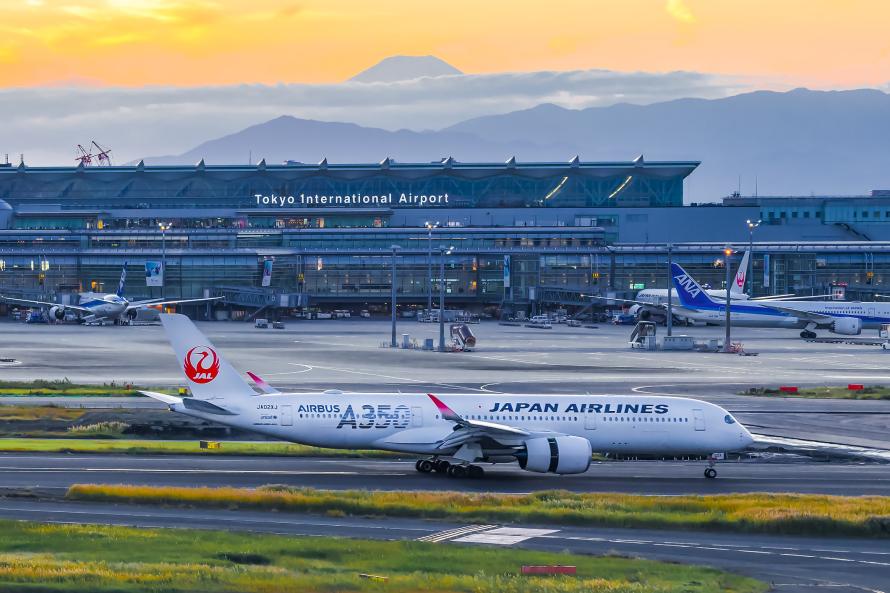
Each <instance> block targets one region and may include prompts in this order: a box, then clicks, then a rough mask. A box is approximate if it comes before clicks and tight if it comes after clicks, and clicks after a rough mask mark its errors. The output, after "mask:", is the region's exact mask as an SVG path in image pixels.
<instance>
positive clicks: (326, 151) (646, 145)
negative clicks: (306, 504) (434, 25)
mask: <svg viewBox="0 0 890 593" xmlns="http://www.w3.org/2000/svg"><path fill="white" fill-rule="evenodd" d="M752 84H754V83H752V82H751V81H747V82H745V83H742V82H740V81H738V80H735V79H733V78H732V77H729V76H717V75H713V74H703V73H698V72H614V71H608V70H584V71H574V72H546V71H545V72H504V73H494V74H462V73H461V72H460V70H458V69H457V68H455V67H454V66H452V65H450V64H448V63H446V62H444V61H442V60H440V59H438V58H436V57H435V56H393V57H390V58H386V59H384V60H382V61H381V62H379V63H378V64H376V65H374V66H372V67H370V68H368V69H367V70H364V71H362V72H360V73H359V74H357V75H356V76H354V77H352V78H351V79H350V80H348V81H345V82H343V83H338V84H324V85H310V84H283V85H274V86H272V85H241V86H229V87H194V88H175V87H169V88H164V87H146V88H140V89H122V88H85V87H78V88H28V89H6V90H0V113H2V114H3V117H4V127H3V132H4V133H3V135H2V138H0V140H2V146H0V153H2V152H9V153H11V156H12V158H13V159H15V158H16V156H15V155H17V154H18V153H24V154H25V161H26V163H27V164H29V165H40V164H49V165H59V164H74V160H73V156H74V150H73V149H74V147H75V146H76V145H77V144H78V143H83V144H87V143H89V141H90V139H96V140H98V141H99V142H100V143H102V144H103V145H110V146H111V147H112V148H113V157H114V158H115V162H119V163H123V162H136V161H138V160H139V159H140V158H142V157H146V155H149V156H147V157H146V158H145V160H146V162H147V163H155V164H174V163H175V164H194V163H196V162H198V161H200V160H201V159H202V158H203V159H204V160H205V161H206V162H207V163H208V164H238V163H248V162H254V163H255V162H259V161H260V160H261V159H263V158H265V159H266V161H267V162H269V163H280V162H283V161H285V160H288V159H292V160H298V161H303V162H308V163H316V162H318V161H320V160H321V159H322V158H325V157H326V158H327V159H328V160H329V161H330V162H379V161H381V160H382V159H384V158H385V157H387V156H389V157H392V158H395V159H396V160H400V161H438V160H439V159H441V158H443V157H446V156H453V157H454V158H456V159H457V160H461V161H479V160H484V161H493V162H503V161H505V160H507V159H508V158H509V157H510V156H513V155H515V156H516V157H517V159H518V160H520V161H535V160H550V161H568V160H569V159H570V158H572V157H573V156H574V155H576V154H577V155H580V157H581V158H582V159H583V160H586V161H593V160H612V161H615V160H630V159H633V158H635V157H636V156H637V155H640V154H643V155H644V156H645V158H646V159H647V160H699V161H702V165H701V167H700V168H699V169H698V171H696V172H695V173H693V174H692V175H691V176H690V177H689V179H688V180H687V182H686V196H687V200H688V201H714V200H717V199H719V198H720V197H721V196H724V195H727V194H728V193H730V192H732V191H734V190H735V189H736V188H737V186H738V184H739V180H740V178H741V186H742V191H743V193H753V192H754V188H755V183H756V186H757V189H758V191H759V193H760V194H761V195H765V194H795V195H807V194H810V193H820V194H862V193H866V192H868V191H869V190H870V189H873V188H887V187H890V167H888V164H890V142H888V139H890V95H887V94H886V93H884V92H882V91H879V90H875V89H870V90H851V91H809V90H805V89H797V90H793V91H787V92H776V91H756V92H744V91H746V90H750V89H751V86H750V85H752ZM779 90H780V91H782V90H783V89H779ZM209 139H210V140H209ZM150 155H174V156H154V157H152V156H150ZM755 180H756V182H755Z"/></svg>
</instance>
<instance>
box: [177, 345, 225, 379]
mask: <svg viewBox="0 0 890 593" xmlns="http://www.w3.org/2000/svg"><path fill="white" fill-rule="evenodd" d="M182 368H183V370H185V376H186V377H188V378H189V380H190V381H192V382H193V383H210V382H211V381H213V380H214V379H216V376H217V375H218V374H219V356H217V355H216V351H214V350H213V348H211V347H210V346H195V347H194V348H192V349H191V350H189V351H188V352H187V353H186V355H185V362H184V363H183V365H182Z"/></svg>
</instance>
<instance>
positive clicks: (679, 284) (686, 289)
mask: <svg viewBox="0 0 890 593" xmlns="http://www.w3.org/2000/svg"><path fill="white" fill-rule="evenodd" d="M671 277H672V280H673V282H674V288H676V289H677V296H679V297H680V304H682V305H683V306H684V307H690V308H695V307H709V306H714V305H718V304H719V303H717V302H716V301H715V300H713V299H712V298H711V297H710V295H708V293H707V292H706V291H705V289H703V288H702V287H701V286H699V284H698V282H696V281H695V279H694V278H693V277H692V276H690V275H689V274H687V273H686V270H684V269H683V268H682V267H681V266H680V265H679V264H676V263H672V264H671Z"/></svg>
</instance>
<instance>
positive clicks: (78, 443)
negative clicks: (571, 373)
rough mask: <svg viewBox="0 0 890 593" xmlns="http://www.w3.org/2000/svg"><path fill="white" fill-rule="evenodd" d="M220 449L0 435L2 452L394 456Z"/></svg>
mask: <svg viewBox="0 0 890 593" xmlns="http://www.w3.org/2000/svg"><path fill="white" fill-rule="evenodd" d="M220 443H221V447H220V448H219V449H201V448H200V444H199V441H162V440H152V439H117V438H113V439H90V438H73V439H39V438H8V439H4V438H0V452H5V453H109V454H110V453H116V454H125V455H267V456H268V455H278V456H283V457H284V456H291V457H357V458H371V457H377V458H392V457H395V456H396V455H395V454H394V453H389V452H386V451H363V450H351V449H324V448H322V447H311V446H309V445H298V444H295V443H282V442H279V441H271V442H268V443H257V442H246V441H220Z"/></svg>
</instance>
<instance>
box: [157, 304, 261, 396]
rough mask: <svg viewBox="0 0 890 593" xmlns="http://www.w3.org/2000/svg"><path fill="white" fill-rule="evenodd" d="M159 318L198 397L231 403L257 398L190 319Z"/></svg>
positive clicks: (192, 389) (171, 315)
mask: <svg viewBox="0 0 890 593" xmlns="http://www.w3.org/2000/svg"><path fill="white" fill-rule="evenodd" d="M160 317H161V323H162V324H163V325H164V331H165V333H166V334H167V339H168V340H169V341H170V345H171V346H172V347H173V352H174V353H175V354H176V359H177V360H178V361H179V364H180V368H181V369H182V372H183V374H184V375H185V378H186V380H187V381H188V386H189V389H190V390H191V392H192V395H193V396H194V397H195V398H197V399H204V400H228V401H231V400H233V399H241V398H245V397H250V396H253V395H255V392H254V390H253V389H251V387H250V385H248V384H247V382H246V381H245V380H244V379H243V378H242V377H241V375H240V374H239V373H238V371H236V370H235V369H234V368H233V367H232V365H230V364H229V363H228V362H227V361H226V360H225V359H224V358H223V357H222V356H221V355H220V354H219V353H218V352H217V350H216V348H214V347H213V344H211V343H210V340H208V339H207V338H206V337H205V336H204V334H202V333H201V331H200V330H199V329H198V328H197V327H196V326H195V324H194V323H192V320H191V319H189V318H188V317H186V316H185V315H180V314H166V313H164V314H161V316H160Z"/></svg>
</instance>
